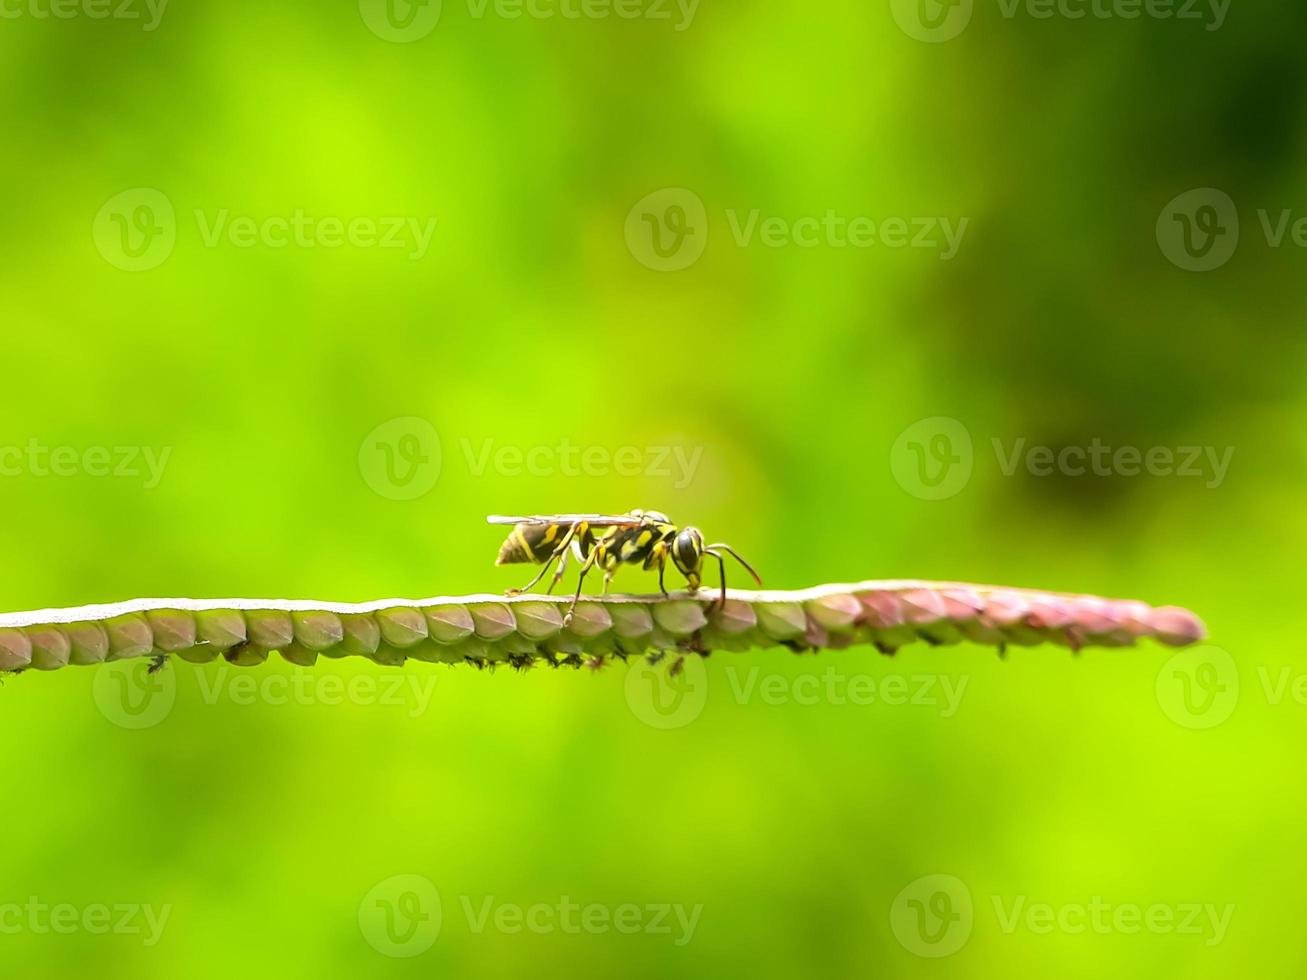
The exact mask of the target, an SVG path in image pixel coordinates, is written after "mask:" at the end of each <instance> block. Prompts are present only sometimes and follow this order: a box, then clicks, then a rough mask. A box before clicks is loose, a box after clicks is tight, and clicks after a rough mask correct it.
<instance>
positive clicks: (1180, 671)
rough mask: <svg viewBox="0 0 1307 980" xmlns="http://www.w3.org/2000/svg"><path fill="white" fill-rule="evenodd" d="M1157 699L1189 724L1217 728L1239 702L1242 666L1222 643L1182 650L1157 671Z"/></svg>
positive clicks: (1180, 721) (1169, 713)
mask: <svg viewBox="0 0 1307 980" xmlns="http://www.w3.org/2000/svg"><path fill="white" fill-rule="evenodd" d="M1157 703H1158V704H1160V705H1161V706H1162V710H1163V711H1164V712H1166V716H1167V717H1168V718H1170V719H1171V720H1172V721H1173V722H1175V723H1176V724H1177V725H1183V726H1184V727H1185V728H1196V729H1203V728H1215V727H1216V726H1217V725H1219V724H1221V722H1223V721H1225V719H1227V718H1229V717H1230V715H1232V714H1233V713H1234V709H1235V706H1236V705H1237V704H1238V703H1239V667H1238V665H1237V664H1235V662H1234V657H1232V656H1230V654H1228V653H1227V652H1226V651H1224V650H1222V649H1221V648H1220V647H1216V646H1211V645H1210V644H1204V645H1202V646H1196V647H1190V648H1189V649H1187V650H1182V651H1180V652H1179V653H1177V654H1176V655H1175V656H1174V657H1172V658H1171V659H1170V660H1168V661H1167V662H1166V663H1165V664H1163V665H1162V669H1161V670H1159V671H1158V672H1157Z"/></svg>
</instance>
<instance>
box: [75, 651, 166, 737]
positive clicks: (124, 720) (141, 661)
mask: <svg viewBox="0 0 1307 980" xmlns="http://www.w3.org/2000/svg"><path fill="white" fill-rule="evenodd" d="M91 693H92V696H93V697H94V698H95V705H96V707H98V708H99V709H100V714H102V715H104V716H105V717H106V718H108V719H109V720H110V721H111V722H113V723H114V724H115V725H117V726H118V727H120V728H131V729H141V728H153V727H154V726H155V725H157V724H159V722H161V721H163V720H164V719H165V718H167V717H168V715H170V714H171V713H172V706H173V704H175V703H176V701H177V668H176V667H175V666H171V667H165V668H164V669H163V670H161V671H158V672H157V673H153V674H152V673H150V658H149V657H136V658H134V659H132V660H115V661H112V662H110V663H107V664H104V665H102V666H101V667H100V668H99V669H98V670H96V672H95V680H94V681H93V682H92V686H91Z"/></svg>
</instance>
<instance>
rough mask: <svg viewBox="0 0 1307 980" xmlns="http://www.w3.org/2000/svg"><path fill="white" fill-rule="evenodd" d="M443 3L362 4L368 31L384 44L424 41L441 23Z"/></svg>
mask: <svg viewBox="0 0 1307 980" xmlns="http://www.w3.org/2000/svg"><path fill="white" fill-rule="evenodd" d="M440 7H441V0H359V13H360V14H361V15H362V17H363V23H365V24H367V25H368V30H370V31H371V32H372V33H373V34H375V35H377V37H379V38H381V40H383V41H392V42H394V43H395V44H409V43H411V42H413V41H421V40H422V39H423V38H424V37H426V36H427V35H428V34H430V33H431V32H432V31H434V30H435V29H436V24H438V23H439V22H440Z"/></svg>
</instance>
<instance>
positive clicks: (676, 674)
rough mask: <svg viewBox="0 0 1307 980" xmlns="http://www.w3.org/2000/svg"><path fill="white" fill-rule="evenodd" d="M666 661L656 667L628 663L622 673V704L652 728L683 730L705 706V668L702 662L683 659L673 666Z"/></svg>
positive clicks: (692, 658)
mask: <svg viewBox="0 0 1307 980" xmlns="http://www.w3.org/2000/svg"><path fill="white" fill-rule="evenodd" d="M676 664H677V661H676V660H672V659H671V658H670V657H668V658H664V659H663V660H661V661H659V662H658V663H656V664H651V663H649V662H648V661H647V660H643V659H641V660H637V661H634V662H632V664H631V666H630V667H629V668H627V671H626V703H627V705H628V706H629V707H630V709H631V712H632V714H634V715H635V716H636V717H637V718H639V719H640V720H641V721H642V722H644V723H645V724H646V725H650V726H652V727H653V728H662V729H671V728H684V727H685V726H686V725H688V724H690V722H692V721H694V720H695V719H696V718H698V717H699V716H700V715H701V714H703V707H704V705H705V704H707V703H708V668H707V667H705V666H704V663H703V658H702V657H699V656H695V655H690V656H687V657H686V658H685V659H684V660H681V661H680V666H679V667H677V666H676Z"/></svg>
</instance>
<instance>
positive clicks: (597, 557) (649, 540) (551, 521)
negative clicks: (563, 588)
mask: <svg viewBox="0 0 1307 980" xmlns="http://www.w3.org/2000/svg"><path fill="white" fill-rule="evenodd" d="M486 520H487V521H488V522H489V523H491V524H511V525H513V530H512V531H511V532H509V535H508V538H507V539H506V540H505V541H504V544H503V546H502V547H501V548H500V549H499V558H498V559H497V560H496V562H495V564H496V565H516V564H535V565H542V566H543V567H542V568H541V569H540V572H539V574H538V575H536V577H535V578H533V579H532V580H531V581H530V582H528V583H527V584H526V585H525V586H523V587H522V588H520V589H513V590H511V591H510V592H509V593H508V594H509V595H520V594H521V593H523V592H527V591H529V590H530V589H531V588H533V587H534V586H535V584H536V583H537V582H539V581H540V580H541V579H542V578H544V577H545V573H546V572H548V571H549V566H550V565H552V564H553V563H554V562H555V561H557V562H558V568H557V570H556V571H555V572H554V578H553V581H552V582H550V583H549V588H548V589H546V590H545V591H546V592H547V593H551V592H553V591H554V587H555V586H556V585H558V582H559V580H560V579H561V578H562V577H563V572H564V570H565V569H566V568H567V559H568V555H569V552H570V553H571V554H574V555H576V557H577V560H578V561H580V562H581V573H580V576H579V578H578V579H577V583H576V594H575V595H574V596H573V597H572V605H571V607H570V608H569V609H568V612H567V617H566V618H567V619H569V620H570V619H571V615H572V610H573V609H575V608H576V603H577V601H578V600H579V599H580V598H581V586H582V584H584V582H585V576H586V574H587V573H588V572H589V571H590V569H591V568H594V567H595V566H598V567H599V568H602V569H603V570H604V595H607V594H608V585H609V583H610V582H612V580H613V576H614V575H615V574H616V573H617V569H618V568H619V567H620V566H622V565H640V566H642V567H643V568H644V569H646V570H648V569H651V568H657V569H658V587H659V588H660V589H661V590H662V593H663V595H667V586H666V584H665V583H664V572H665V570H666V565H667V561H668V560H669V559H670V560H671V562H672V564H673V565H674V566H676V569H677V571H679V572H680V573H681V574H682V575H684V576H685V579H686V581H687V582H688V583H689V587H690V591H691V592H693V591H696V590H697V589H698V588H699V586H700V585H701V584H703V562H704V556H705V555H711V556H712V557H714V558H716V559H717V564H718V566H719V567H720V568H721V576H722V583H721V601H722V602H723V603H724V602H725V601H726V559H725V557H724V554H727V555H730V556H731V557H732V558H734V559H735V560H736V561H738V562H739V563H740V564H741V565H743V566H744V567H745V569H746V570H747V571H748V573H749V574H750V575H752V576H753V579H754V581H755V582H757V583H758V585H759V586H761V585H762V579H760V578H759V577H758V573H757V572H755V571H754V570H753V566H751V565H750V564H749V563H748V562H747V561H745V560H744V559H743V558H741V557H740V556H739V554H737V553H736V551H735V549H734V548H732V547H731V546H730V545H728V544H720V543H719V544H711V545H709V544H704V536H703V534H702V533H701V532H700V531H699V529H698V528H694V527H680V528H678V527H677V526H676V525H675V524H673V523H672V521H671V520H670V519H669V518H668V517H667V515H666V514H660V513H658V512H657V511H653V510H647V511H646V510H633V511H631V512H630V513H629V514H619V515H609V514H551V515H541V516H535V517H498V516H492V517H487V518H486Z"/></svg>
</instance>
